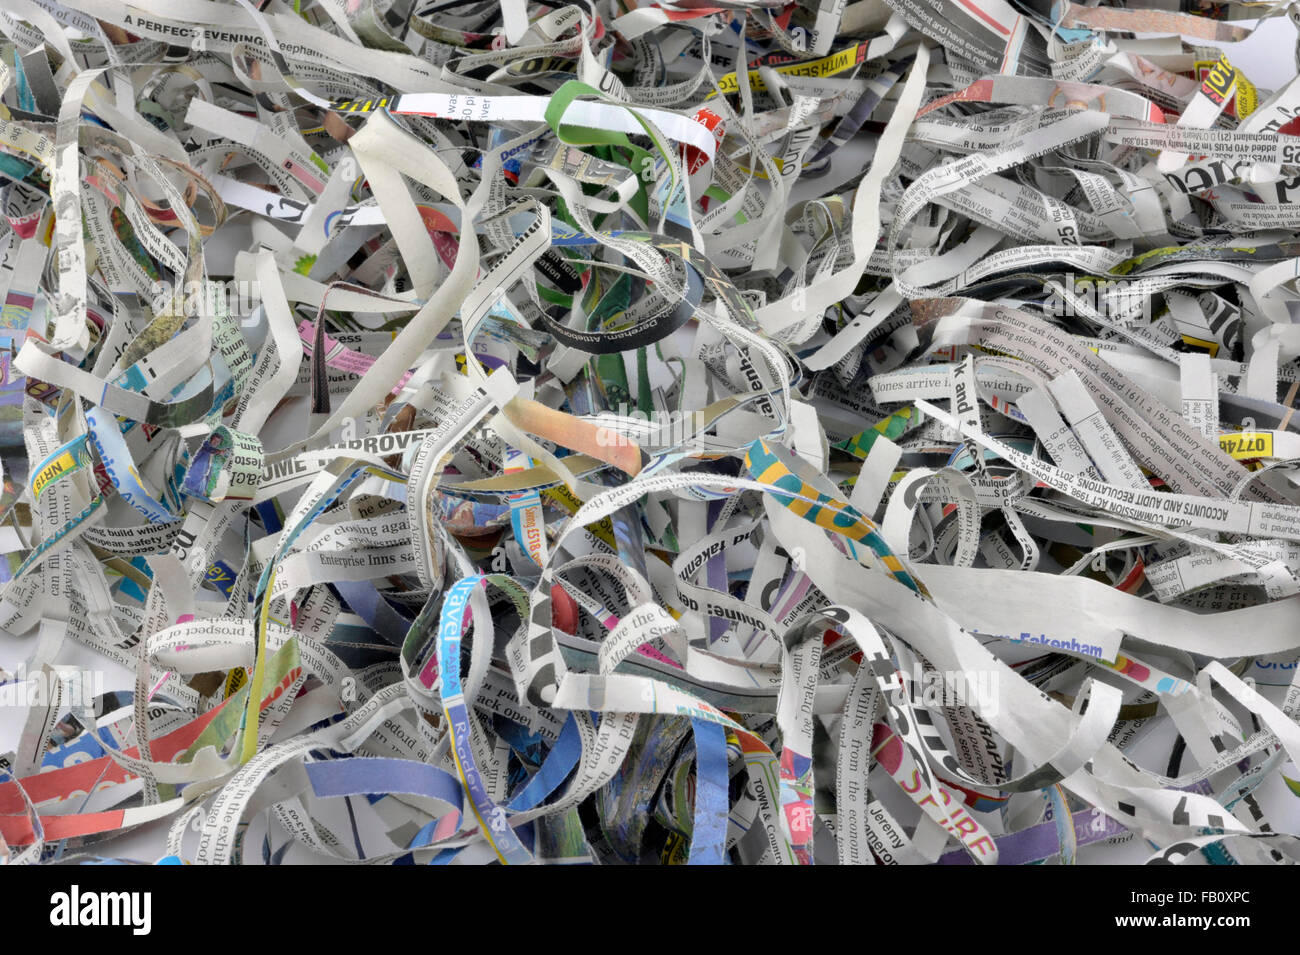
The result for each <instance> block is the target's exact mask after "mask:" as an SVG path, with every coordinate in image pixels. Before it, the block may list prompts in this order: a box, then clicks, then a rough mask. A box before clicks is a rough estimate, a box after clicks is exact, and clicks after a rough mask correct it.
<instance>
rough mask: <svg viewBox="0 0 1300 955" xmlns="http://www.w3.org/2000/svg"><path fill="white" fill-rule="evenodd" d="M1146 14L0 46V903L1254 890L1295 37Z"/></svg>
mask: <svg viewBox="0 0 1300 955" xmlns="http://www.w3.org/2000/svg"><path fill="white" fill-rule="evenodd" d="M1138 2H1139V3H1142V4H1144V5H1142V6H1137V7H1122V8H1121V7H1111V6H1088V5H1084V4H1080V3H1072V2H1068V0H1058V2H1055V3H1051V2H1048V0H853V2H846V0H801V2H797V3H790V4H786V5H776V6H769V5H764V4H763V3H761V2H750V0H704V2H702V3H687V2H684V0H679V2H669V0H663V2H657V3H656V2H646V3H642V4H640V5H633V4H632V3H631V2H625V0H591V2H588V0H577V2H574V3H564V4H561V5H553V4H547V3H538V2H528V0H502V2H489V3H485V2H481V0H434V2H431V3H430V2H427V0H391V2H389V0H347V2H343V0H293V2H289V0H258V2H254V0H233V2H219V0H184V2H179V0H129V2H128V0H3V2H0V211H2V212H3V216H2V217H0V303H2V304H3V311H2V312H0V465H2V467H3V486H2V488H0V545H3V548H2V549H3V553H4V555H5V557H4V560H3V561H0V578H2V580H3V590H0V632H2V635H0V654H2V655H0V665H2V666H3V667H4V669H3V670H2V671H0V704H2V705H0V725H3V726H4V727H5V728H6V730H11V731H12V732H11V733H10V734H9V735H8V736H6V737H4V738H3V740H0V743H2V745H0V749H7V750H8V751H7V752H3V753H2V754H0V801H2V802H3V808H2V809H0V859H3V860H4V861H5V862H8V863H13V864H27V863H42V862H44V863H50V862H76V861H83V862H90V861H102V860H119V861H135V862H147V863H153V862H163V863H170V864H177V863H185V864H239V863H249V862H265V863H268V864H278V863H281V862H292V861H304V860H312V859H317V860H319V859H321V858H330V859H334V860H338V861H341V862H351V863H360V862H364V863H388V864H392V863H401V864H420V865H424V864H448V863H454V864H478V863H495V862H500V863H511V864H514V863H560V864H569V863H597V864H617V863H664V864H683V863H684V864H811V863H843V864H882V865H897V864H906V865H915V864H922V865H924V864H972V863H973V864H978V865H994V864H999V865H1014V864H1032V863H1041V862H1047V863H1052V864H1056V863H1060V864H1070V863H1073V862H1075V861H1076V858H1077V856H1078V854H1079V853H1080V852H1081V850H1083V849H1085V847H1089V846H1097V845H1103V846H1106V847H1108V848H1110V847H1120V846H1123V845H1127V846H1128V847H1129V848H1130V849H1132V848H1136V849H1137V850H1139V851H1138V854H1137V858H1138V859H1147V860H1148V861H1149V862H1152V863H1161V864H1166V863H1181V862H1184V861H1188V860H1191V861H1194V862H1197V863H1202V862H1210V863H1216V864H1231V863H1243V864H1275V863H1290V862H1293V861H1295V860H1297V859H1300V832H1298V831H1297V823H1296V820H1297V819H1300V807H1297V806H1296V804H1295V800H1296V799H1297V798H1300V768H1297V767H1296V766H1295V765H1294V763H1295V762H1296V761H1297V760H1300V726H1298V725H1297V719H1298V718H1300V668H1297V666H1296V664H1297V661H1298V660H1300V576H1298V574H1300V420H1297V419H1296V416H1295V409H1296V399H1297V392H1298V391H1300V324H1297V323H1296V316H1297V315H1300V290H1298V289H1297V287H1296V283H1297V280H1298V279H1300V78H1297V79H1295V80H1294V81H1292V82H1289V83H1287V84H1286V85H1284V86H1283V88H1281V89H1277V90H1271V89H1265V88H1262V87H1261V86H1259V85H1257V83H1258V81H1259V78H1258V76H1257V77H1256V80H1255V81H1252V79H1251V75H1250V74H1251V72H1252V63H1251V62H1250V61H1249V59H1248V58H1245V57H1242V56H1239V55H1235V54H1234V53H1233V48H1234V45H1235V44H1237V43H1238V42H1239V41H1242V40H1243V39H1245V38H1246V37H1249V36H1251V34H1252V32H1253V31H1258V30H1272V29H1276V28H1277V27H1278V26H1283V27H1286V28H1287V29H1290V24H1289V23H1288V20H1297V21H1300V5H1295V4H1293V3H1292V2H1291V0H1279V2H1227V3H1204V2H1192V0H1138ZM1293 193H1296V195H1295V196H1293V195H1292V194H1293ZM10 747H12V748H10ZM141 834H146V835H151V836H152V837H154V845H155V847H156V851H155V852H154V853H153V854H152V855H148V854H147V853H145V854H142V852H141V850H139V848H138V847H139V846H141V845H144V844H145V843H144V842H142V841H140V840H139V839H136V841H128V840H129V839H131V838H134V837H136V836H139V835H141ZM133 847H134V848H133ZM74 889H75V887H74Z"/></svg>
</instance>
